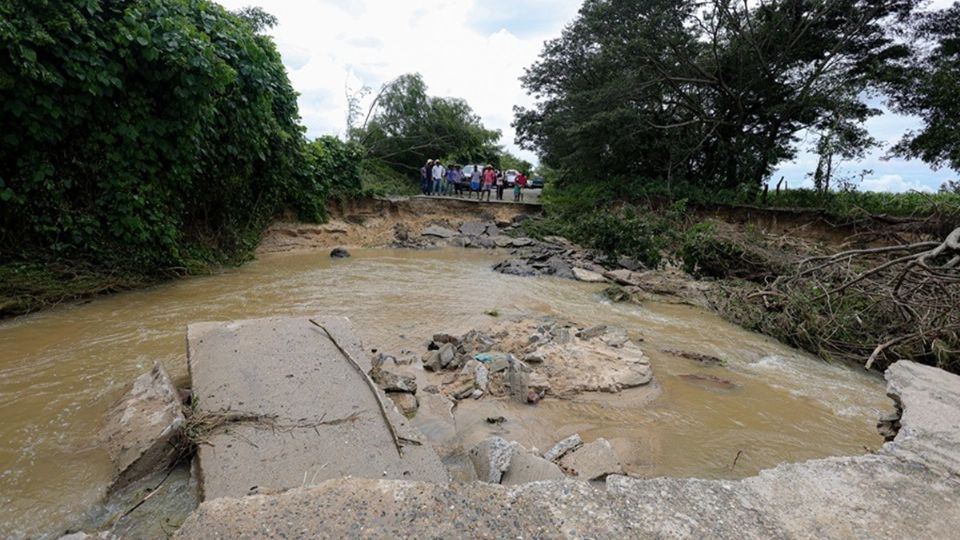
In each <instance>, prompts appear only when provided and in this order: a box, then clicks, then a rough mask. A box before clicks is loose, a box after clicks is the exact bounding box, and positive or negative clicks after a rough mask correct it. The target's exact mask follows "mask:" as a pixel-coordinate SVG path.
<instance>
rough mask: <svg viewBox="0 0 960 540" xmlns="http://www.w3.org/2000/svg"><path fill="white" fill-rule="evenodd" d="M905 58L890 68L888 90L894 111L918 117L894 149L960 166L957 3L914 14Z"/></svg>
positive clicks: (959, 7) (934, 162)
mask: <svg viewBox="0 0 960 540" xmlns="http://www.w3.org/2000/svg"><path fill="white" fill-rule="evenodd" d="M910 37H911V38H912V39H910V42H911V49H912V50H911V52H912V55H911V56H910V58H909V61H906V62H903V63H901V64H898V65H895V66H894V67H893V68H892V69H891V70H890V71H889V72H888V77H889V78H888V80H887V89H888V91H889V92H890V94H891V97H892V99H891V105H893V107H894V109H895V110H896V111H897V112H900V113H904V114H910V115H915V116H919V117H920V118H921V120H922V121H923V129H921V130H919V131H912V132H910V133H908V134H907V135H906V136H904V138H903V139H902V140H901V141H900V142H899V143H898V144H897V145H896V146H895V147H894V148H893V153H894V154H896V155H899V156H903V157H907V158H919V159H922V160H923V161H925V162H926V163H929V164H930V165H932V166H934V167H942V166H947V167H950V168H952V169H954V170H960V129H958V125H957V122H958V119H960V99H958V97H957V96H960V3H955V4H954V5H953V6H952V7H950V8H949V9H945V10H942V11H937V12H934V13H928V14H925V15H922V16H920V17H919V18H918V22H917V24H916V26H915V27H914V29H913V33H912V35H911V36H910Z"/></svg>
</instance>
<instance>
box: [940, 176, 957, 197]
mask: <svg viewBox="0 0 960 540" xmlns="http://www.w3.org/2000/svg"><path fill="white" fill-rule="evenodd" d="M940 193H955V194H957V195H960V180H947V181H946V182H944V183H943V184H940Z"/></svg>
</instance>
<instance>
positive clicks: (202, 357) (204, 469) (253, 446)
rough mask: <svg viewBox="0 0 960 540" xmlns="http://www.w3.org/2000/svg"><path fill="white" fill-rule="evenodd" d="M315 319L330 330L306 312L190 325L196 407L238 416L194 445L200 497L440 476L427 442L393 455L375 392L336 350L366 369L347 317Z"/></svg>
mask: <svg viewBox="0 0 960 540" xmlns="http://www.w3.org/2000/svg"><path fill="white" fill-rule="evenodd" d="M313 320H315V321H317V322H319V323H320V324H321V325H322V326H323V327H324V328H325V329H326V331H327V332H329V335H328V334H327V332H325V331H324V330H322V329H321V328H318V327H317V326H314V325H313V324H312V323H311V322H310V320H308V319H307V318H290V319H279V318H274V319H260V320H252V321H237V322H229V323H198V324H192V325H190V326H189V328H188V329H187V342H188V361H189V368H190V374H191V377H192V378H193V388H194V393H195V396H196V398H197V413H198V414H209V415H211V416H213V417H216V415H228V417H229V418H234V419H239V421H233V422H230V423H228V424H226V425H225V426H224V427H223V428H221V429H218V430H216V431H215V432H214V433H213V434H211V435H210V437H209V438H208V440H207V441H205V443H206V444H201V445H199V449H198V452H197V460H198V464H199V469H200V470H201V478H202V483H201V491H202V497H203V499H205V500H209V499H213V498H217V497H242V496H245V495H247V494H249V493H250V492H251V490H253V489H254V488H256V490H258V491H261V492H262V491H264V490H271V491H281V490H285V489H290V488H293V487H299V486H302V485H303V484H304V482H305V479H306V480H309V481H311V482H317V481H323V480H325V479H330V478H342V477H345V476H354V477H366V478H408V479H420V480H426V481H431V482H445V481H446V479H447V476H446V472H445V470H444V468H443V465H442V464H441V462H440V459H439V458H438V457H437V455H436V453H435V452H434V451H433V450H432V449H431V448H430V447H429V446H428V445H419V446H418V445H413V444H407V445H405V446H403V456H402V457H401V456H400V455H399V453H398V451H397V448H396V447H395V445H394V441H393V438H392V435H391V433H390V430H389V428H388V426H387V425H386V423H385V421H384V418H383V417H381V414H380V411H379V405H378V401H377V398H376V397H375V395H374V394H373V392H372V391H371V389H370V388H369V387H367V385H366V382H365V381H364V378H363V375H362V374H361V373H360V372H358V370H357V369H356V368H355V367H354V366H353V365H352V364H351V363H350V361H349V360H348V359H347V357H346V356H345V354H344V353H343V352H342V351H341V349H342V350H343V351H346V352H347V353H348V354H349V355H350V356H352V357H353V359H354V360H355V361H356V362H357V363H358V364H359V365H360V367H361V369H362V370H364V371H369V369H370V359H369V357H368V356H367V355H365V354H364V349H363V347H362V345H361V343H360V341H359V340H358V339H357V338H356V336H355V335H354V334H353V332H352V330H351V328H350V323H349V321H348V320H347V319H345V318H334V317H327V318H314V319H313ZM331 336H332V338H331ZM377 391H378V392H380V391H379V390H377ZM380 396H381V398H382V399H383V400H386V397H385V396H384V395H383V394H382V393H381V394H380ZM386 403H387V404H388V405H389V403H390V402H389V401H387V402H386ZM385 410H386V417H387V419H388V420H389V421H390V423H391V424H392V425H393V426H394V427H395V429H396V430H397V432H398V433H399V435H400V436H401V437H403V438H405V439H409V440H413V441H420V440H422V438H423V437H422V435H420V434H419V432H418V431H417V430H415V429H414V428H413V427H412V426H410V425H409V423H408V420H407V419H406V418H404V417H403V416H401V415H400V414H399V413H398V412H397V411H396V409H394V408H393V407H389V406H388V407H386V408H385ZM258 418H260V419H269V422H267V423H266V424H264V423H263V422H262V420H261V421H257V419H258Z"/></svg>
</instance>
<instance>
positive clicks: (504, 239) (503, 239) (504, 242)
mask: <svg viewBox="0 0 960 540" xmlns="http://www.w3.org/2000/svg"><path fill="white" fill-rule="evenodd" d="M494 242H495V243H496V245H497V247H501V248H505V247H510V246H512V245H513V238H510V237H509V236H498V237H497V238H496V240H495V241H494Z"/></svg>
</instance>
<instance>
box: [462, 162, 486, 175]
mask: <svg viewBox="0 0 960 540" xmlns="http://www.w3.org/2000/svg"><path fill="white" fill-rule="evenodd" d="M483 167H484V166H483V165H464V166H463V177H464V178H470V176H471V175H473V171H480V172H483Z"/></svg>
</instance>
